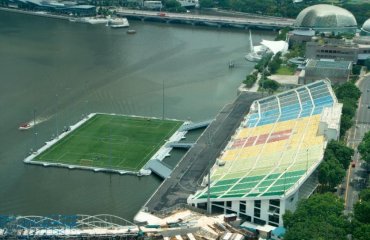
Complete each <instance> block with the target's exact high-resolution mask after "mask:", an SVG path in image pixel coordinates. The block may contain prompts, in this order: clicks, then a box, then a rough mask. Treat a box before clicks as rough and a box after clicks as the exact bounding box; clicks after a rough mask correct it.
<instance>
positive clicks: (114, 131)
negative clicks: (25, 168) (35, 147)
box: [33, 114, 183, 171]
mask: <svg viewBox="0 0 370 240" xmlns="http://www.w3.org/2000/svg"><path fill="white" fill-rule="evenodd" d="M182 124H183V122H181V121H173V120H159V119H147V118H139V117H128V116H117V115H105V114H97V115H95V116H93V117H92V118H91V119H89V120H88V121H87V122H85V123H84V124H83V125H81V126H80V127H79V128H77V129H75V130H74V131H73V132H71V133H70V134H69V135H67V136H66V137H64V138H63V139H61V140H60V141H59V142H58V143H56V144H55V145H53V146H52V147H50V148H49V149H47V150H46V151H45V152H43V153H41V154H40V155H39V156H37V157H36V158H35V159H34V160H33V161H42V162H51V163H64V164H71V165H79V166H89V167H102V168H111V169H119V170H129V171H139V170H140V169H141V168H142V167H143V166H144V165H145V164H146V163H147V161H148V160H149V159H150V158H151V157H152V156H153V154H155V153H156V152H157V151H158V149H159V148H161V147H162V145H163V144H164V143H165V140H167V139H169V138H170V137H171V136H172V135H173V134H174V133H175V132H176V131H177V130H178V128H179V127H180V126H181V125H182Z"/></svg>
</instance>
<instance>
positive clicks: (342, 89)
mask: <svg viewBox="0 0 370 240" xmlns="http://www.w3.org/2000/svg"><path fill="white" fill-rule="evenodd" d="M335 93H336V95H337V98H338V99H344V98H352V99H356V100H358V99H359V98H360V96H361V91H360V89H358V87H356V85H355V84H353V83H351V82H346V83H343V84H342V85H340V86H339V87H338V88H337V89H336V91H335Z"/></svg>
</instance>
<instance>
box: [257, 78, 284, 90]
mask: <svg viewBox="0 0 370 240" xmlns="http://www.w3.org/2000/svg"><path fill="white" fill-rule="evenodd" d="M259 86H260V87H261V88H262V89H265V90H267V91H268V92H269V93H273V92H275V91H276V90H278V89H279V87H280V84H279V83H278V82H276V81H274V80H271V79H261V80H260V81H259Z"/></svg>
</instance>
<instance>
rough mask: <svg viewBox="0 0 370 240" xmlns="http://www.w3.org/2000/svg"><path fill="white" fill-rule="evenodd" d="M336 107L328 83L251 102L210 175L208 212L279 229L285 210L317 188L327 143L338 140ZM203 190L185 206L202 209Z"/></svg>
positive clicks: (338, 106) (338, 107)
mask: <svg viewBox="0 0 370 240" xmlns="http://www.w3.org/2000/svg"><path fill="white" fill-rule="evenodd" d="M341 108H342V105H341V104H340V103H338V102H337V99H336V97H335V95H334V93H333V90H332V88H331V84H330V82H329V81H328V80H320V81H317V82H314V83H311V84H308V85H305V86H302V87H299V88H296V89H293V90H289V91H286V92H283V93H280V94H278V95H275V96H269V97H267V98H263V99H260V100H258V101H255V102H254V103H253V104H252V106H251V110H250V112H249V113H248V114H247V115H246V117H245V119H244V120H243V121H242V123H241V125H240V127H239V128H238V129H237V130H236V132H235V134H234V135H233V137H232V138H231V140H230V141H229V143H228V144H227V146H226V148H225V149H224V150H223V151H222V153H221V155H220V156H219V157H218V158H217V160H216V164H215V165H214V166H213V167H212V169H211V176H210V179H211V184H210V194H209V197H210V203H211V210H212V212H214V213H215V212H222V213H225V214H228V213H235V214H237V215H238V216H239V217H240V218H242V219H244V220H246V221H248V222H252V223H256V224H259V225H265V224H268V225H272V226H283V219H282V216H283V214H284V213H285V211H286V210H291V211H294V210H295V208H296V204H297V202H298V200H299V199H301V198H307V197H308V196H309V195H311V194H312V192H313V191H314V189H315V188H316V186H317V177H316V174H315V170H316V168H317V166H318V165H319V164H320V162H321V161H322V159H323V155H324V150H325V147H326V144H327V141H328V140H330V139H338V136H339V126H340V115H341ZM206 179H207V178H205V180H204V181H203V185H204V188H203V189H201V190H199V191H197V192H196V193H195V194H193V195H191V196H189V198H188V203H189V204H192V205H194V206H197V207H200V208H207V200H208V191H207V189H208V188H207V187H206V185H207V181H206Z"/></svg>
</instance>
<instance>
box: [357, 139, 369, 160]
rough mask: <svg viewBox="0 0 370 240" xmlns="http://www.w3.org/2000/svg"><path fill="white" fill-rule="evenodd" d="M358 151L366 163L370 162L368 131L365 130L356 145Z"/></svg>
mask: <svg viewBox="0 0 370 240" xmlns="http://www.w3.org/2000/svg"><path fill="white" fill-rule="evenodd" d="M357 149H358V151H359V152H360V154H361V157H362V159H363V160H365V161H366V162H367V163H368V164H369V163H370V132H367V133H366V134H365V136H364V138H363V139H362V141H361V143H360V144H359V145H358V148H357Z"/></svg>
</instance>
